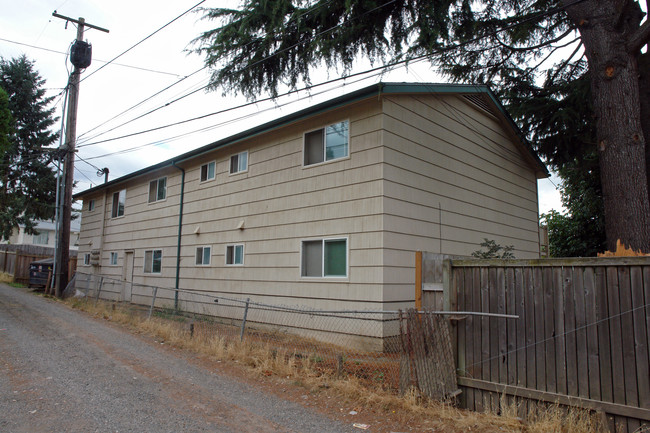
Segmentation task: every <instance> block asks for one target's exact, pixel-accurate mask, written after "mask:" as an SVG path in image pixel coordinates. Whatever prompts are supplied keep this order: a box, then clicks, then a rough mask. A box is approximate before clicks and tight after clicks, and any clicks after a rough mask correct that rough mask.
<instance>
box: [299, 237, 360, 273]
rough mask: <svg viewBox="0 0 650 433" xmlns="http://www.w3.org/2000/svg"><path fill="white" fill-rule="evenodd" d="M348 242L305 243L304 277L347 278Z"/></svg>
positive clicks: (317, 241) (318, 241)
mask: <svg viewBox="0 0 650 433" xmlns="http://www.w3.org/2000/svg"><path fill="white" fill-rule="evenodd" d="M347 244H348V240H347V239H319V240H315V241H303V243H302V271H301V274H302V276H303V277H347V275H348V245H347Z"/></svg>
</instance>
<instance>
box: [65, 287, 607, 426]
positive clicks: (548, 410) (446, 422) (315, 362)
mask: <svg viewBox="0 0 650 433" xmlns="http://www.w3.org/2000/svg"><path fill="white" fill-rule="evenodd" d="M65 302H66V303H67V304H68V305H70V307H72V308H76V309H80V310H84V311H86V312H88V313H89V314H92V315H94V316H96V317H102V318H105V319H107V320H111V321H114V322H117V323H121V324H123V325H125V326H127V327H129V328H130V329H134V330H137V331H139V332H144V333H146V334H149V335H151V336H153V337H154V338H156V340H157V341H161V342H165V344H168V345H171V346H174V347H178V348H181V349H184V350H189V351H193V352H195V353H201V354H203V355H205V356H207V357H209V358H210V359H213V360H219V361H231V362H235V363H237V364H239V365H242V366H245V367H248V368H249V369H250V370H251V371H254V372H256V373H258V374H260V375H263V376H271V375H276V376H278V377H281V378H286V379H287V380H289V381H290V383H293V385H295V386H298V387H302V388H306V389H310V390H315V391H318V390H322V389H327V392H328V393H329V392H333V393H336V394H338V395H339V396H340V398H341V399H342V400H345V401H346V402H348V403H349V404H351V405H352V406H354V407H365V408H368V409H370V410H372V411H377V412H381V413H384V414H386V415H388V414H392V416H394V417H395V418H396V419H397V420H398V421H400V422H404V423H406V422H409V421H410V420H415V419H418V420H422V419H426V420H427V423H428V427H429V428H428V430H432V431H440V430H441V431H450V432H458V431H475V432H487V431H499V432H524V431H525V432H530V433H542V432H548V431H557V432H572V433H587V432H590V433H600V432H605V431H607V430H606V429H605V428H604V427H603V425H602V424H601V423H600V421H599V418H598V417H596V416H594V415H593V414H591V413H589V412H588V411H583V410H573V409H572V410H567V409H563V408H561V407H558V406H550V407H544V406H540V407H538V408H533V409H530V410H529V411H528V412H527V413H525V414H524V415H525V419H526V421H525V422H524V421H522V417H521V412H522V411H523V408H522V406H521V405H517V404H516V403H515V402H510V403H509V400H508V399H506V398H505V397H504V398H502V400H501V405H500V407H501V409H500V415H496V414H490V413H478V412H472V411H468V410H463V409H458V408H456V407H454V406H453V405H451V404H447V403H441V402H435V401H431V400H429V399H427V398H425V397H423V396H422V395H421V394H419V393H418V392H417V391H413V390H411V391H409V392H408V393H406V394H405V395H402V396H397V395H395V394H394V393H391V392H387V391H386V390H385V389H384V386H383V382H384V381H385V380H386V377H385V373H384V372H382V371H380V370H375V371H374V372H373V373H372V375H371V376H370V378H371V379H372V381H368V380H365V381H364V380H362V379H361V378H360V377H355V376H354V375H350V374H347V375H346V376H345V377H344V378H341V379H337V378H336V370H335V369H331V371H330V370H328V368H327V366H326V365H324V364H327V362H328V360H327V359H326V358H324V357H323V356H320V355H316V354H314V353H312V354H311V355H310V356H309V357H306V356H304V355H301V354H299V353H297V352H296V351H295V350H294V351H292V350H287V349H286V348H283V347H282V346H281V345H280V344H279V341H280V340H273V341H274V342H275V343H274V345H273V346H270V345H269V344H268V343H266V344H262V343H260V342H259V340H255V339H254V338H250V341H249V340H245V341H244V342H240V341H239V338H238V337H239V335H238V333H237V335H236V336H234V335H233V336H231V338H228V336H227V335H219V331H218V328H214V327H212V325H213V323H210V322H208V321H201V320H196V321H194V322H193V323H194V333H193V335H192V336H190V327H189V326H188V324H187V323H184V322H185V321H186V319H187V317H185V316H182V315H178V314H176V312H175V311H174V310H171V309H164V310H162V312H160V313H159V314H156V315H154V317H152V318H150V319H149V318H147V312H148V310H147V309H145V308H140V307H137V306H135V305H132V304H120V303H113V302H111V303H108V302H103V301H100V302H98V303H97V304H96V305H95V303H94V302H88V301H87V300H86V299H77V298H71V299H68V300H66V301H65ZM172 313H173V314H172ZM251 334H252V333H251ZM232 337H234V338H232ZM247 338H249V337H247ZM295 338H298V337H295V336H293V337H292V339H295ZM307 344H313V343H311V342H309V343H308V342H305V346H307ZM350 364H355V365H360V364H361V363H360V361H358V360H355V361H354V362H351V363H350ZM348 373H349V372H348Z"/></svg>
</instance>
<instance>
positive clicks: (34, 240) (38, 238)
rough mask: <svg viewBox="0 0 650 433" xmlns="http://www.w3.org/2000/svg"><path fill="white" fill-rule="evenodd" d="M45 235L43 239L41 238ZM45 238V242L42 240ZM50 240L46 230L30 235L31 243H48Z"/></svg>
mask: <svg viewBox="0 0 650 433" xmlns="http://www.w3.org/2000/svg"><path fill="white" fill-rule="evenodd" d="M43 237H45V239H43ZM43 240H45V242H43ZM49 242H50V233H49V232H48V231H47V230H41V231H40V232H39V233H38V234H33V235H32V245H48V244H49Z"/></svg>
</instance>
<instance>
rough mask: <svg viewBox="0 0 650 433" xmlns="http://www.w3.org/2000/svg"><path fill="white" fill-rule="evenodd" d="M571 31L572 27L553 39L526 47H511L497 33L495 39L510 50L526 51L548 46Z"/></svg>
mask: <svg viewBox="0 0 650 433" xmlns="http://www.w3.org/2000/svg"><path fill="white" fill-rule="evenodd" d="M573 31H574V29H569V30H567V31H566V32H564V33H562V34H561V35H560V36H558V37H556V38H553V39H551V40H548V41H544V42H542V43H541V44H538V45H533V46H527V47H513V46H511V45H508V44H506V43H505V42H502V41H501V39H500V38H499V35H498V34H497V35H496V36H495V39H496V40H497V42H498V43H499V44H500V45H501V46H502V47H504V48H507V49H509V50H511V51H521V52H528V51H530V50H538V49H540V48H545V47H548V46H549V45H552V44H554V43H555V42H559V41H561V40H562V39H564V38H565V37H567V36H569V34H571V33H572V32H573Z"/></svg>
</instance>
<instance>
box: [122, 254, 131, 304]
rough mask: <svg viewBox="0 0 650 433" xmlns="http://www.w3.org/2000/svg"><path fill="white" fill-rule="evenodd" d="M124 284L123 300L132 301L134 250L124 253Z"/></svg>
mask: <svg viewBox="0 0 650 433" xmlns="http://www.w3.org/2000/svg"><path fill="white" fill-rule="evenodd" d="M122 277H123V280H124V281H123V284H122V300H123V301H126V302H131V291H132V289H133V251H126V252H125V253H124V273H123V275H122Z"/></svg>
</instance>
